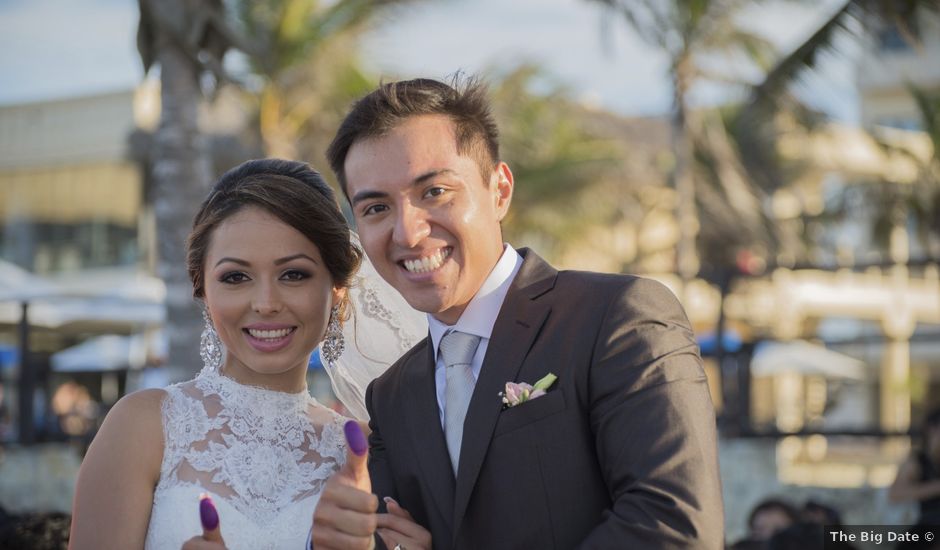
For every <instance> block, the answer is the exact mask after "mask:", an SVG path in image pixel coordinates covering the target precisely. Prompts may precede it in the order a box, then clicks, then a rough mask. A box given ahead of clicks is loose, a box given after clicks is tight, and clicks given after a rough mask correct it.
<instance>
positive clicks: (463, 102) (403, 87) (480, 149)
mask: <svg viewBox="0 0 940 550" xmlns="http://www.w3.org/2000/svg"><path fill="white" fill-rule="evenodd" d="M421 115H445V116H447V117H450V119H451V120H452V121H453V123H454V131H455V133H456V138H457V152H458V153H460V154H461V155H467V156H469V157H471V158H473V159H474V161H475V162H476V163H477V165H478V166H479V167H480V172H481V173H482V174H483V181H489V174H490V171H491V170H492V169H493V168H495V167H496V163H497V162H499V131H498V129H497V127H496V121H495V119H494V117H493V114H492V109H491V108H490V101H489V98H488V97H487V89H486V85H485V84H484V83H483V82H482V81H481V80H480V79H479V78H476V77H466V78H465V77H461V76H460V75H457V76H455V77H454V78H453V81H452V84H450V85H449V84H445V83H443V82H439V81H437V80H432V79H429V78H416V79H414V80H402V81H399V82H389V83H385V84H381V85H379V87H378V88H377V89H376V90H374V91H373V92H371V93H370V94H368V95H367V96H365V97H363V98H362V99H360V100H359V101H357V102H356V103H355V104H353V107H352V109H351V110H350V111H349V114H347V115H346V118H345V119H343V122H342V124H340V127H339V130H337V132H336V136H335V137H334V138H333V141H332V143H330V146H329V148H328V149H327V151H326V157H327V160H329V162H330V167H331V168H332V169H333V172H334V173H335V174H336V177H337V178H338V179H339V184H340V187H341V188H342V190H343V194H345V195H346V197H347V198H349V193H348V192H347V191H346V183H347V182H346V172H345V170H344V164H345V163H346V155H347V153H349V148H350V147H352V145H353V144H354V143H355V142H356V141H358V140H361V139H368V138H372V137H381V136H384V135H386V134H388V133H389V132H390V131H392V130H393V129H394V128H395V127H397V126H398V125H399V124H401V123H402V122H404V121H405V120H407V119H408V118H411V117H414V116H421Z"/></svg>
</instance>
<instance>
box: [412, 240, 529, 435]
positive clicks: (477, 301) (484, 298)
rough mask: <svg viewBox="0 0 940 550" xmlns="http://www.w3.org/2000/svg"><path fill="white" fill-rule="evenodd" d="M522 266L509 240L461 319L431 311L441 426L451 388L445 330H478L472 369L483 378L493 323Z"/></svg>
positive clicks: (473, 332)
mask: <svg viewBox="0 0 940 550" xmlns="http://www.w3.org/2000/svg"><path fill="white" fill-rule="evenodd" d="M520 267H522V256H520V255H519V253H518V252H516V249H514V248H513V247H512V246H510V245H508V244H506V245H505V247H504V248H503V255H502V256H500V257H499V261H497V262H496V266H495V267H493V271H491V272H490V274H489V276H487V278H486V280H485V281H483V286H481V287H480V290H478V291H477V293H476V294H475V295H474V296H473V299H472V300H470V303H469V304H467V308H466V309H464V310H463V313H462V314H461V315H460V319H457V323H456V324H454V325H452V326H449V325H445V324H444V323H442V322H440V321H438V320H437V319H435V318H434V317H433V316H432V315H431V314H428V331H429V332H430V333H431V345H432V346H433V347H434V357H435V358H436V359H435V364H434V382H435V384H436V386H437V411H438V413H440V417H441V427H443V426H444V407H445V406H446V403H445V402H444V396H445V395H446V393H445V392H446V391H447V373H446V372H445V370H444V360H443V359H442V358H441V357H439V356H438V353H437V352H438V345H440V343H441V339H442V338H443V337H444V334H446V333H448V332H450V331H452V330H457V331H460V332H466V333H469V334H474V335H476V336H479V337H480V344H479V346H477V351H476V353H474V354H473V361H472V362H471V363H470V369H471V371H473V380H474V381H476V380H479V379H480V368H481V367H482V366H483V358H484V357H486V348H487V347H489V344H490V335H492V334H493V325H494V324H496V317H497V316H498V315H499V310H500V308H502V307H503V300H505V298H506V293H507V292H509V286H510V285H511V284H512V281H513V279H515V278H516V274H517V273H519V268H520Z"/></svg>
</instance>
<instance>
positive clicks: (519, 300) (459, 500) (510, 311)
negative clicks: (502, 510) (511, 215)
mask: <svg viewBox="0 0 940 550" xmlns="http://www.w3.org/2000/svg"><path fill="white" fill-rule="evenodd" d="M519 253H520V254H521V255H522V256H523V258H524V261H523V264H522V267H521V268H520V270H519V273H518V274H517V275H516V278H515V280H514V281H513V283H512V286H511V287H510V289H509V292H508V293H507V294H506V299H505V300H504V301H503V305H502V307H501V308H500V311H499V316H498V317H497V318H496V323H495V325H493V333H492V335H491V336H490V343H489V347H488V348H487V350H486V357H485V358H484V359H483V366H482V368H481V369H480V377H479V379H478V380H477V383H476V386H475V388H474V390H473V397H472V398H471V399H470V406H469V407H468V409H467V418H466V420H465V422H464V431H463V441H462V443H461V447H460V471H459V472H458V476H457V488H456V495H455V500H454V523H453V525H454V531H453V532H454V537H456V536H457V532H458V530H459V529H460V523H461V521H462V519H463V515H464V513H465V512H466V509H467V504H468V503H469V501H470V495H471V493H472V492H473V486H474V484H475V483H476V480H477V476H478V475H479V473H480V468H481V467H482V465H483V460H484V458H485V457H486V452H487V449H488V448H489V444H490V440H491V439H492V437H493V430H494V429H495V427H496V421H497V420H498V419H499V413H500V411H501V410H502V400H501V399H500V397H499V393H500V392H501V391H503V389H504V388H505V385H506V382H510V381H515V380H516V376H517V375H518V373H519V369H520V368H521V367H522V363H523V360H524V359H525V357H526V355H527V354H528V352H529V349H530V348H531V347H532V343H533V342H534V341H535V337H536V335H538V333H539V331H540V330H541V328H542V324H543V323H544V322H545V319H546V318H547V317H548V314H549V312H550V311H551V305H550V300H547V299H543V300H541V301H539V300H537V298H539V297H540V296H541V295H543V294H544V293H545V292H547V291H548V290H550V289H551V288H552V286H553V285H554V283H555V276H556V275H557V271H555V269H554V268H552V267H551V266H549V265H548V264H547V263H545V262H544V261H543V260H542V259H541V258H539V257H538V256H537V255H536V254H535V253H533V252H531V251H529V250H528V249H525V248H523V249H520V250H519ZM530 382H532V381H530ZM441 439H442V440H443V436H442V437H441ZM444 449H445V454H446V443H444Z"/></svg>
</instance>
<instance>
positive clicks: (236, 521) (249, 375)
mask: <svg viewBox="0 0 940 550" xmlns="http://www.w3.org/2000/svg"><path fill="white" fill-rule="evenodd" d="M361 260H362V253H361V251H360V250H359V248H358V247H357V246H356V244H355V242H354V241H353V240H352V234H351V232H350V230H349V228H348V226H347V225H346V221H345V219H344V218H343V215H342V213H341V212H340V210H339V208H338V206H337V203H336V199H335V197H334V195H333V192H332V191H331V190H330V188H329V186H327V184H326V183H325V182H324V181H323V179H322V178H321V177H320V175H319V174H318V173H317V172H316V171H314V170H312V169H311V168H310V167H309V166H308V165H306V164H304V163H299V162H291V161H284V160H277V159H266V160H257V161H249V162H246V163H244V164H242V165H241V166H238V167H236V168H234V169H232V170H230V171H229V172H227V173H226V174H225V175H223V176H222V177H221V178H220V179H219V181H218V182H217V183H216V184H215V186H214V187H213V189H212V191H211V192H210V194H209V196H208V197H207V198H206V200H205V201H204V202H203V204H202V207H201V209H200V210H199V213H198V214H197V215H196V218H195V221H194V223H193V230H192V233H191V235H190V237H189V240H188V269H189V275H190V278H191V279H192V283H193V295H194V296H195V297H196V298H197V299H199V300H201V301H202V302H203V304H204V306H205V309H204V317H205V321H206V327H205V330H204V332H203V336H202V347H201V351H202V359H203V363H204V367H203V369H202V370H201V371H200V373H199V374H198V375H197V376H196V377H195V378H194V379H193V380H190V381H188V382H183V383H180V384H176V385H173V386H170V387H168V388H166V389H163V390H157V389H153V390H143V391H139V392H136V393H133V394H130V395H128V396H126V397H124V398H123V399H121V400H120V401H119V402H118V403H117V404H116V405H115V406H114V408H113V409H112V410H111V411H110V413H109V414H108V416H107V418H106V419H105V421H104V423H103V425H102V426H101V429H100V430H99V431H98V434H97V436H96V437H95V439H94V441H93V442H92V444H91V446H90V447H89V449H88V453H87V455H86V457H85V460H84V461H83V463H82V467H81V470H80V472H79V476H78V481H77V485H76V493H75V502H74V506H73V519H72V531H71V537H70V548H74V549H85V548H94V549H107V548H115V549H118V548H120V549H127V548H147V549H164V548H166V549H178V548H181V547H182V546H183V545H184V543H185V544H186V546H187V547H192V548H196V547H199V548H223V546H222V544H221V543H220V542H217V543H216V544H217V545H215V546H213V545H212V543H210V542H207V541H219V537H218V531H219V530H220V531H221V535H222V537H224V544H225V546H224V547H227V548H231V549H240V548H244V549H249V548H250V549H262V548H288V549H296V550H301V549H303V548H305V544H306V541H307V539H308V535H309V532H310V527H311V520H312V517H313V512H314V509H315V508H316V504H317V502H318V500H319V497H320V492H321V490H322V489H323V486H324V485H325V483H326V481H327V479H328V478H329V477H330V476H331V474H333V473H334V472H335V471H337V470H339V469H340V468H341V467H343V465H344V463H345V462H346V456H347V444H346V441H345V439H344V436H343V426H344V424H345V422H347V421H348V419H347V418H344V417H342V416H341V415H339V414H337V413H335V412H333V411H332V410H330V409H329V408H327V407H324V406H323V405H321V404H320V403H318V402H317V401H316V400H315V399H313V398H312V397H311V396H310V394H309V393H308V391H307V385H306V372H307V364H308V362H309V359H310V355H311V353H312V352H313V350H314V348H316V347H317V345H318V344H320V343H321V342H323V345H322V346H321V353H322V355H323V356H324V359H325V360H326V363H327V364H328V365H329V369H330V375H331V378H332V379H333V383H334V387H335V388H336V390H337V394H338V395H339V396H340V397H341V398H342V399H343V400H344V402H345V404H346V405H347V406H348V407H349V410H350V411H351V412H352V413H353V414H354V415H356V416H358V417H359V418H360V419H362V418H363V415H364V408H363V406H362V397H361V392H362V389H363V388H365V386H366V384H367V383H368V381H369V380H371V378H374V377H375V376H376V375H377V374H378V373H379V372H381V370H382V369H384V368H385V367H387V366H388V364H390V363H391V362H393V361H394V360H395V359H396V358H397V357H398V356H399V355H401V354H402V352H403V351H404V350H405V349H407V348H408V347H410V345H411V344H412V343H414V342H415V341H417V339H419V338H421V337H423V336H424V333H423V332H421V331H422V330H425V329H424V328H423V327H422V326H421V323H422V322H423V316H420V315H419V314H416V313H411V312H409V309H408V308H407V307H401V304H403V302H401V303H400V304H398V305H393V306H392V308H391V309H389V307H388V305H387V303H386V301H387V300H388V299H391V300H395V299H397V296H394V294H393V293H391V292H386V293H385V294H382V296H383V299H382V300H380V299H379V295H380V292H382V291H383V289H381V288H378V285H381V284H383V283H382V282H381V281H380V279H379V278H378V277H368V276H365V277H363V275H362V274H361V273H358V272H357V269H358V268H359V266H360V262H361ZM366 268H368V266H366ZM367 274H368V273H367ZM351 294H355V296H354V299H353V300H350V295H351ZM352 310H355V314H354V315H351V313H352ZM393 311H394V312H395V314H394V315H393V314H392V312H393ZM399 312H408V313H399ZM350 317H352V318H353V321H352V322H350V321H349V318H350ZM344 321H345V322H344ZM344 325H345V328H344ZM373 329H374V330H375V331H376V332H375V333H374V334H368V332H370V331H372V330H373ZM380 333H381V334H380ZM359 336H364V337H363V338H359ZM350 339H351V340H350ZM346 342H348V343H346ZM223 348H224V350H225V353H223ZM344 348H351V349H346V350H345V351H344ZM201 493H206V494H209V495H211V496H212V497H213V500H214V502H215V505H216V507H217V510H218V516H219V519H220V522H219V529H218V530H215V531H214V532H204V531H203V527H202V526H201V525H200V519H199V507H200V504H199V496H200V494H201ZM390 512H391V507H390ZM398 512H399V513H398V514H395V515H396V516H397V517H396V518H394V519H393V520H389V523H388V524H385V525H382V523H383V518H381V517H380V519H379V522H380V527H384V531H382V532H383V533H384V535H383V538H384V539H385V542H386V543H390V542H391V543H392V544H390V545H389V546H394V543H395V542H396V541H401V540H409V537H413V536H414V535H418V538H419V539H423V540H426V541H429V540H430V535H429V534H427V531H425V530H424V529H423V528H422V527H420V526H418V525H417V524H414V523H413V522H411V521H410V516H407V512H404V511H403V510H399V511H398ZM403 526H404V527H403ZM396 528H397V529H398V531H396V530H395V529H396ZM386 535H387V536H388V537H386ZM187 541H189V542H187ZM409 548H412V545H409Z"/></svg>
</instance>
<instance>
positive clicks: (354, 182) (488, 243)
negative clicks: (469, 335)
mask: <svg viewBox="0 0 940 550" xmlns="http://www.w3.org/2000/svg"><path fill="white" fill-rule="evenodd" d="M344 167H345V172H346V180H347V192H348V196H349V198H350V203H351V204H352V209H353V213H354V215H355V218H356V224H357V226H358V229H359V237H360V240H361V242H362V246H363V248H364V249H365V251H366V254H368V255H369V259H371V260H372V263H373V264H374V265H375V268H376V270H378V272H379V274H380V275H382V277H383V278H384V279H385V280H386V281H388V282H389V284H391V285H392V286H393V287H395V289H397V290H398V291H399V292H400V293H401V294H402V296H404V297H405V299H406V300H407V301H408V303H409V304H411V306H412V307H414V308H415V309H418V310H420V311H424V312H427V313H431V314H432V315H434V316H435V317H436V318H437V319H439V320H441V321H443V322H445V323H447V324H453V323H455V322H456V321H457V319H458V318H459V317H460V315H461V313H463V310H464V309H465V308H466V306H467V304H468V303H469V302H470V300H471V299H472V298H473V296H474V295H475V294H476V292H477V290H479V288H480V286H481V285H482V284H483V281H484V280H485V279H486V277H487V276H488V275H489V273H490V271H491V270H492V269H493V266H495V265H496V262H497V261H498V260H499V257H500V255H501V254H502V251H503V240H502V231H501V229H500V225H499V223H500V221H501V220H502V219H503V217H504V216H505V215H506V212H507V210H508V209H509V203H510V200H511V198H512V173H511V172H510V171H509V167H508V166H506V164H505V163H500V164H499V165H498V166H497V167H496V168H494V169H493V170H491V171H490V172H489V173H488V174H486V176H484V175H483V174H481V170H480V166H479V164H478V163H477V162H476V161H475V160H474V159H473V158H471V157H470V156H467V155H466V154H459V153H458V152H457V142H456V139H455V133H454V125H453V123H452V122H451V121H450V119H449V118H447V117H445V116H442V115H423V116H416V117H412V118H410V119H408V120H406V121H405V122H403V123H401V124H400V125H399V126H397V127H396V128H395V129H394V130H392V131H391V132H390V133H388V134H387V135H384V136H381V137H375V138H368V139H363V140H360V141H357V142H355V143H354V144H353V145H352V147H350V149H349V153H348V154H347V155H346V162H345V165H344Z"/></svg>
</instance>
